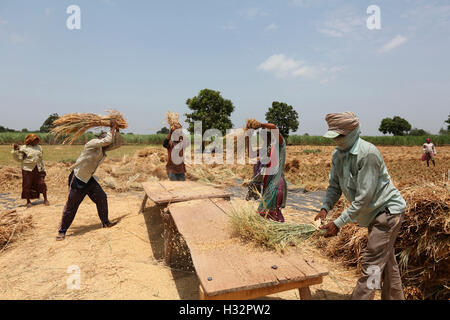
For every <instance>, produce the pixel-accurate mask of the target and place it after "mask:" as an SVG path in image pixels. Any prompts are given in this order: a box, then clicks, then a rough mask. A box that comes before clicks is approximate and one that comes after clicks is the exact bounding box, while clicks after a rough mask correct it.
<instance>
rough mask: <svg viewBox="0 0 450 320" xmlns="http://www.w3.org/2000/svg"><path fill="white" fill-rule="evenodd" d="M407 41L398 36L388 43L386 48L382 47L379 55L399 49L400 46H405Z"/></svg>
mask: <svg viewBox="0 0 450 320" xmlns="http://www.w3.org/2000/svg"><path fill="white" fill-rule="evenodd" d="M406 41H407V39H406V38H405V37H404V36H402V35H398V36H396V37H395V38H394V39H392V40H391V41H389V42H388V43H386V44H385V45H384V46H382V47H381V48H380V49H379V50H378V53H386V52H389V51H391V50H392V49H394V48H397V47H399V46H401V45H402V44H404V43H405V42H406Z"/></svg>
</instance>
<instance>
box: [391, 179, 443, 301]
mask: <svg viewBox="0 0 450 320" xmlns="http://www.w3.org/2000/svg"><path fill="white" fill-rule="evenodd" d="M402 194H403V197H404V198H405V200H406V202H407V204H408V208H407V211H406V216H405V221H404V222H403V224H402V228H401V230H400V235H399V237H398V240H397V243H396V251H397V252H398V257H399V266H400V271H401V274H402V281H403V285H404V286H405V293H406V295H407V296H408V298H411V299H440V300H448V299H450V193H449V188H448V187H439V186H436V185H434V184H427V185H423V186H419V187H413V188H408V189H405V190H403V192H402Z"/></svg>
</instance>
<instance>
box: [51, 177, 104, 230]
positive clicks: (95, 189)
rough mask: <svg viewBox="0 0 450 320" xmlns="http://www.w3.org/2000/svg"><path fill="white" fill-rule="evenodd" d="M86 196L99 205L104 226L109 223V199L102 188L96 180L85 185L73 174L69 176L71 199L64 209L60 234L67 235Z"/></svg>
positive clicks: (92, 179) (99, 212)
mask: <svg viewBox="0 0 450 320" xmlns="http://www.w3.org/2000/svg"><path fill="white" fill-rule="evenodd" d="M86 195H87V196H88V197H89V198H90V199H91V200H92V201H93V202H94V203H95V204H96V205H97V213H98V216H99V218H100V220H101V222H102V224H103V225H105V224H107V223H108V222H109V220H108V199H107V197H106V193H105V192H104V191H103V189H102V187H101V186H100V185H99V184H98V182H97V181H96V180H95V179H94V178H91V179H90V180H89V181H88V183H83V182H82V181H80V180H79V179H77V178H76V177H74V176H73V173H72V174H71V175H70V176H69V199H68V200H67V203H66V206H65V207H64V211H63V216H62V221H61V226H60V228H59V232H60V233H66V231H67V229H69V227H70V225H71V224H72V222H73V220H74V219H75V215H76V214H77V210H78V207H79V206H80V204H81V202H82V201H83V199H84V198H85V197H86Z"/></svg>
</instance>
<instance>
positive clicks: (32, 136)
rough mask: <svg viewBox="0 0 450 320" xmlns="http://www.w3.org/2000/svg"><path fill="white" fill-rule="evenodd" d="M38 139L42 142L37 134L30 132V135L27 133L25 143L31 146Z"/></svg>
mask: <svg viewBox="0 0 450 320" xmlns="http://www.w3.org/2000/svg"><path fill="white" fill-rule="evenodd" d="M36 140H37V142H38V143H40V142H41V139H39V137H38V136H37V135H35V134H34V133H30V134H29V135H27V136H26V137H25V145H27V146H29V145H31V144H32V143H33V142H34V141H36Z"/></svg>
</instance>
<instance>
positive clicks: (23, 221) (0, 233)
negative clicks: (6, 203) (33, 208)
mask: <svg viewBox="0 0 450 320" xmlns="http://www.w3.org/2000/svg"><path fill="white" fill-rule="evenodd" d="M32 226H33V218H32V216H31V215H23V214H22V213H18V212H17V211H16V210H9V211H4V212H0V253H1V252H3V251H4V250H5V249H6V248H7V246H8V245H10V244H11V243H12V242H13V241H15V240H16V239H18V238H19V237H20V235H21V233H23V232H24V231H26V230H28V229H30V228H32Z"/></svg>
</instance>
